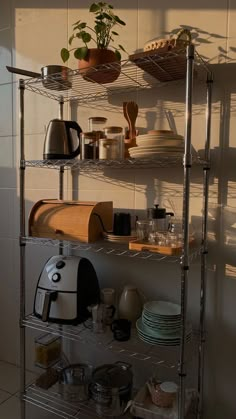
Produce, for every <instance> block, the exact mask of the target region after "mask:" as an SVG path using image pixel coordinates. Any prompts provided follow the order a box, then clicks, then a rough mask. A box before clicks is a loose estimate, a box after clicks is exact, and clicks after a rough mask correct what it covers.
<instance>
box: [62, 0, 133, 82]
mask: <svg viewBox="0 0 236 419" xmlns="http://www.w3.org/2000/svg"><path fill="white" fill-rule="evenodd" d="M89 12H90V13H93V14H94V26H93V27H90V26H89V25H88V24H87V23H86V22H83V21H81V20H78V21H77V22H75V23H74V24H73V33H72V35H71V36H70V38H69V45H72V43H73V42H74V41H75V40H81V41H82V44H83V46H81V47H75V48H71V49H67V48H62V50H61V58H62V60H63V61H64V62H66V61H67V60H68V59H69V57H70V53H71V52H72V51H74V56H75V58H76V59H78V60H79V69H80V71H81V74H82V75H83V77H84V78H86V80H89V81H96V82H99V83H110V82H112V81H114V80H116V79H117V77H118V76H119V74H120V59H121V54H120V50H122V51H125V49H124V47H123V46H122V45H118V47H114V46H113V45H112V44H113V42H114V39H115V37H117V36H118V33H117V32H116V31H115V30H114V29H113V28H114V27H115V26H124V25H125V22H123V21H122V20H121V19H120V18H119V17H118V16H117V15H116V14H115V13H114V8H113V6H112V5H111V4H108V3H104V2H98V3H93V4H92V5H91V6H90V8H89ZM90 42H93V43H95V45H96V48H89V47H88V44H89V43H90ZM107 63H114V64H112V66H111V68H112V69H109V70H108V69H107V68H106V67H105V66H104V64H107ZM99 65H103V66H101V67H99V68H97V69H94V67H96V66H99ZM91 67H92V68H91Z"/></svg>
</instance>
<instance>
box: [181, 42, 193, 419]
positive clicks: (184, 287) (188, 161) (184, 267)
mask: <svg viewBox="0 0 236 419" xmlns="http://www.w3.org/2000/svg"><path fill="white" fill-rule="evenodd" d="M186 57H187V73H186V108H185V146H184V159H183V167H184V186H183V225H182V230H183V252H182V257H181V338H180V360H179V403H178V419H184V416H185V379H186V365H185V344H186V319H187V296H188V272H189V201H190V196H189V195H190V172H191V166H192V155H191V129H192V89H193V65H194V46H193V45H189V46H188V48H187V53H186Z"/></svg>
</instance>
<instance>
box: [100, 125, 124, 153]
mask: <svg viewBox="0 0 236 419" xmlns="http://www.w3.org/2000/svg"><path fill="white" fill-rule="evenodd" d="M123 158H124V135H123V128H122V127H116V126H111V127H105V138H100V140H99V159H109V160H116V159H123Z"/></svg>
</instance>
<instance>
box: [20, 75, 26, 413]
mask: <svg viewBox="0 0 236 419" xmlns="http://www.w3.org/2000/svg"><path fill="white" fill-rule="evenodd" d="M19 90H20V237H19V244H20V396H21V399H20V400H21V401H20V417H21V419H25V401H24V400H23V396H24V393H25V326H24V325H23V321H24V319H25V243H23V237H25V150H24V92H25V84H24V80H22V79H20V80H19Z"/></svg>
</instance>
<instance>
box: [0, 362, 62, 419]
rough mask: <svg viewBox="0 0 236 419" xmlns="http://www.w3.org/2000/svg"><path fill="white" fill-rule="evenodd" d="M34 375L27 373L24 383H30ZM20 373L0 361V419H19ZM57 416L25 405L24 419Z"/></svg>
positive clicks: (10, 365) (46, 418)
mask: <svg viewBox="0 0 236 419" xmlns="http://www.w3.org/2000/svg"><path fill="white" fill-rule="evenodd" d="M33 379H34V374H33V373H30V372H27V374H26V382H27V383H30V382H31V381H32V380H33ZM19 381H20V373H19V368H17V367H16V366H15V365H12V364H8V363H6V362H3V361H0V419H21V418H20V400H19V397H18V392H19ZM56 418H58V416H55V415H53V414H52V413H48V412H46V411H44V410H42V409H39V408H37V407H35V406H33V405H30V404H27V405H26V419H56Z"/></svg>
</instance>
